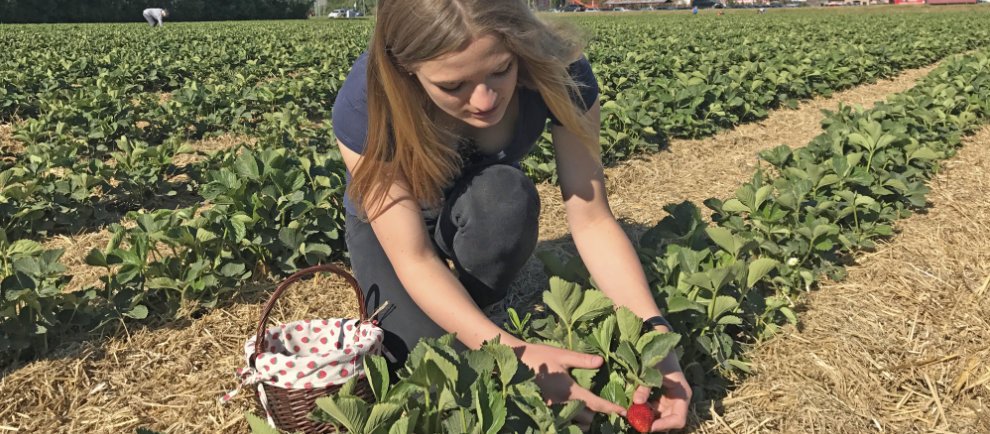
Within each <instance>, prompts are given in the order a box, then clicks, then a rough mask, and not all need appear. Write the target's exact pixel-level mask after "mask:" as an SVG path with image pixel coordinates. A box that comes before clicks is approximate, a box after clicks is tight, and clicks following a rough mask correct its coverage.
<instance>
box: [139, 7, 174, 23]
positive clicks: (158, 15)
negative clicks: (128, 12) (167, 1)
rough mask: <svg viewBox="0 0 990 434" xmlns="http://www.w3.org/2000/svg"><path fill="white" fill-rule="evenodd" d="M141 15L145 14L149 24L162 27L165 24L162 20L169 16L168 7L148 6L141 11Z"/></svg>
mask: <svg viewBox="0 0 990 434" xmlns="http://www.w3.org/2000/svg"><path fill="white" fill-rule="evenodd" d="M141 15H144V20H145V21H147V22H148V25H149V26H151V27H155V26H158V27H161V26H163V25H164V23H163V22H162V21H163V20H164V19H165V18H168V9H162V8H148V9H145V10H144V11H143V12H141Z"/></svg>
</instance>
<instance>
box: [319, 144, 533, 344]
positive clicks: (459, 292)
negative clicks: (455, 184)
mask: <svg viewBox="0 0 990 434" xmlns="http://www.w3.org/2000/svg"><path fill="white" fill-rule="evenodd" d="M338 147H339V148H340V152H341V154H342V155H343V157H344V164H346V165H347V168H348V170H350V171H351V173H354V168H355V167H356V166H357V163H358V161H359V160H360V158H361V155H360V154H358V153H356V152H354V151H352V150H351V149H349V148H348V147H347V146H344V145H343V144H342V143H340V142H339V141H338ZM407 185H408V184H407V182H406V181H405V177H403V176H401V175H400V176H399V177H398V178H397V179H396V182H394V183H393V184H392V185H391V186H390V187H389V189H388V193H387V197H386V199H385V201H383V202H381V203H377V202H376V203H375V204H373V205H371V207H370V208H369V209H367V214H368V215H377V216H378V217H377V218H375V219H374V220H372V221H371V228H372V230H373V231H374V232H375V236H376V237H378V241H379V242H380V243H381V245H382V249H384V250H385V255H386V256H387V257H388V260H389V262H391V263H392V267H393V268H394V269H395V274H396V276H398V278H399V281H400V282H401V283H402V285H403V287H405V289H406V291H407V292H408V293H409V296H410V297H411V298H412V299H413V301H415V302H416V304H417V305H418V306H419V308H420V309H422V310H423V312H424V313H426V315H428V316H429V317H430V319H432V320H433V321H434V322H436V323H437V325H438V326H440V327H441V328H443V329H444V330H446V331H448V332H453V333H456V334H457V339H459V340H460V341H461V342H462V343H464V345H465V346H467V347H468V348H473V349H477V348H480V347H481V345H482V343H484V341H486V340H491V339H493V338H495V336H501V342H502V343H503V344H506V345H510V346H512V347H518V346H520V345H522V344H523V342H522V341H521V340H519V339H518V338H516V337H514V336H512V335H511V334H509V333H507V332H505V331H504V330H502V329H501V328H500V327H498V326H497V325H495V323H493V322H492V321H491V320H489V319H488V317H487V316H486V315H485V314H484V312H482V311H481V309H480V308H478V305H477V304H475V303H474V300H473V299H472V298H471V296H470V295H469V294H468V292H467V290H466V289H464V286H463V285H461V282H460V281H458V280H457V278H456V277H454V274H453V273H451V271H450V268H449V267H448V266H447V264H446V262H445V261H443V260H441V259H440V257H439V256H438V255H437V254H436V252H435V251H434V250H433V244H432V243H431V241H430V239H429V238H428V235H427V230H426V225H425V223H424V222H423V216H422V214H421V210H420V206H419V203H418V202H417V201H416V200H415V199H413V197H412V195H411V194H410V192H409V188H408V187H407Z"/></svg>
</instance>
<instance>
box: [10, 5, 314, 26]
mask: <svg viewBox="0 0 990 434" xmlns="http://www.w3.org/2000/svg"><path fill="white" fill-rule="evenodd" d="M312 4H313V2H312V0H0V23H82V22H130V21H136V22H141V21H144V19H143V18H142V17H141V11H143V10H144V9H145V8H149V7H157V8H165V9H168V10H169V13H170V15H169V17H168V19H167V21H223V20H255V19H294V18H306V16H307V15H308V13H309V11H310V9H311V8H312Z"/></svg>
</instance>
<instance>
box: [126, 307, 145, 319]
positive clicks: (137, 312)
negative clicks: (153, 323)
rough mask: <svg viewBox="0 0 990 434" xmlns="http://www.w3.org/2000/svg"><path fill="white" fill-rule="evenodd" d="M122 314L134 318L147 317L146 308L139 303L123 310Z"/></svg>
mask: <svg viewBox="0 0 990 434" xmlns="http://www.w3.org/2000/svg"><path fill="white" fill-rule="evenodd" d="M124 316H126V317H128V318H134V319H145V318H147V317H148V308H147V307H146V306H144V305H142V304H139V305H136V306H134V307H132V308H131V310H129V311H127V312H124Z"/></svg>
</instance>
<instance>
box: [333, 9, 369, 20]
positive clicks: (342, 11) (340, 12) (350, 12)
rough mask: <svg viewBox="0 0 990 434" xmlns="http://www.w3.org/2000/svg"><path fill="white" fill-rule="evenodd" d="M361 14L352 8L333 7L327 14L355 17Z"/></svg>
mask: <svg viewBox="0 0 990 434" xmlns="http://www.w3.org/2000/svg"><path fill="white" fill-rule="evenodd" d="M361 15H362V14H361V12H360V11H356V10H354V9H334V10H332V11H330V13H329V14H328V15H327V17H329V18H357V17H360V16H361Z"/></svg>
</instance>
